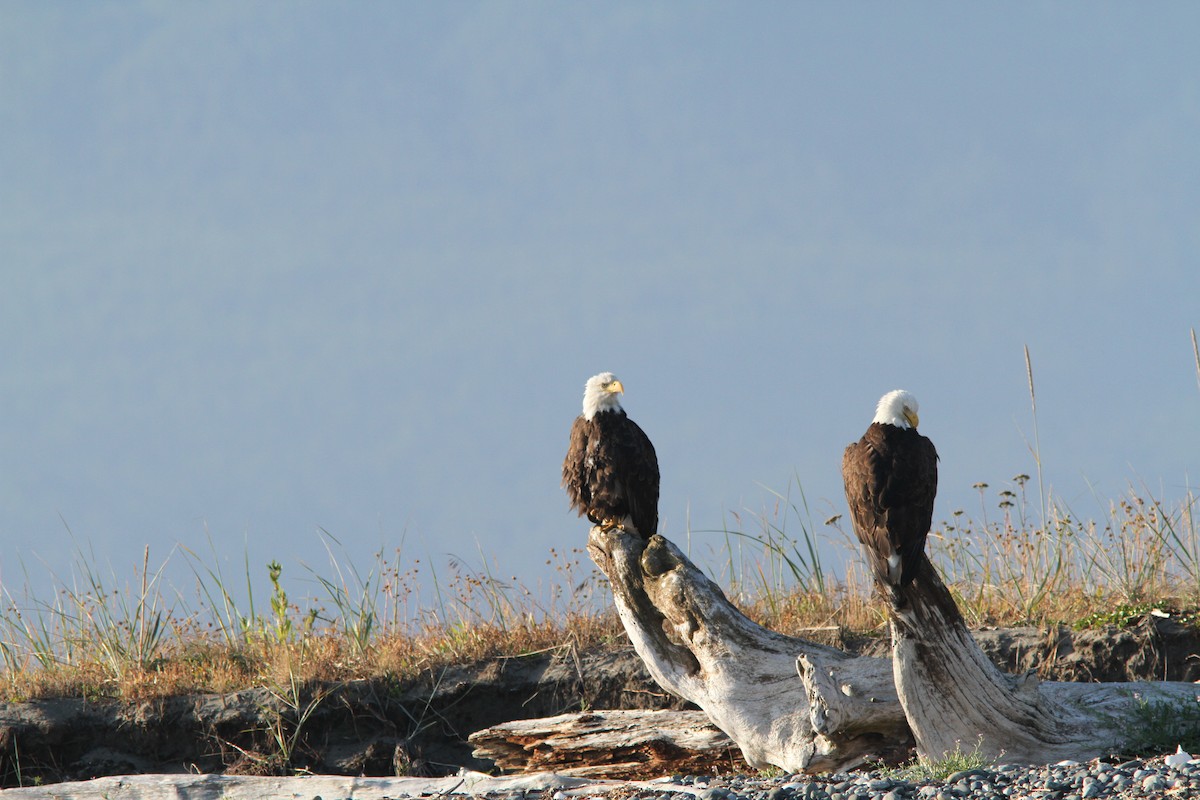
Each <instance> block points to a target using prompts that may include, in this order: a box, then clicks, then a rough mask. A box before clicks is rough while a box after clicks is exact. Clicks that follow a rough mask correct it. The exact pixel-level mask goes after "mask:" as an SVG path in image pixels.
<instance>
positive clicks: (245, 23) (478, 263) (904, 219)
mask: <svg viewBox="0 0 1200 800" xmlns="http://www.w3.org/2000/svg"><path fill="white" fill-rule="evenodd" d="M1198 30H1200V6H1198V5H1196V4H1193V3H1185V2H1177V3H1170V2H1168V3H1160V4H1156V5H1155V6H1154V7H1153V10H1152V11H1149V10H1148V9H1146V8H1144V7H1142V6H1139V5H1132V4H1116V3H1103V2H1101V3H1091V2H1089V3H1074V2H1066V3H1055V4H1018V5H1016V6H1013V5H1007V4H1006V5H988V4H966V5H964V4H959V3H923V4H920V5H919V6H911V5H892V4H879V3H871V4H808V3H804V4H763V5H758V4H754V5H746V4H740V3H736V4H735V3H728V4H711V3H704V4H682V3H629V2H614V3H605V4H565V5H564V4H558V3H521V4H509V3H487V4H475V3H467V4H463V3H453V4H440V3H439V4H424V3H411V4H392V3H354V4H344V3H327V2H325V3H323V2H297V3H286V4H277V3H253V4H246V3H241V2H214V3H202V4H171V3H168V4H162V3H154V2H143V3H137V2H130V3H92V4H74V3H54V2H49V3H47V2H33V1H30V2H20V1H17V2H7V3H4V4H3V5H2V6H0V270H2V275H3V284H2V286H0V344H2V357H0V458H2V459H3V470H2V472H0V475H2V478H0V534H2V536H3V539H4V542H5V543H6V546H5V548H4V552H3V554H2V555H0V581H3V583H4V584H5V585H6V586H13V585H16V584H18V583H23V582H24V581H25V571H27V572H28V575H29V578H30V580H31V582H34V583H36V582H37V581H39V580H41V579H42V578H43V576H44V575H45V567H44V566H43V564H44V565H45V566H49V567H50V568H52V569H54V570H55V571H56V572H58V573H59V574H60V577H63V576H65V575H66V573H67V572H68V571H69V566H68V565H69V564H70V560H71V554H72V552H73V551H74V550H75V549H76V548H83V549H85V550H88V551H90V552H92V553H94V556H95V558H96V560H97V562H98V563H99V564H101V565H111V567H112V569H113V570H115V571H116V572H117V573H118V574H120V575H127V576H132V575H133V572H134V568H135V566H137V565H139V564H140V563H141V558H142V552H143V548H144V547H145V546H147V545H149V546H150V548H151V553H152V560H154V559H157V558H163V557H166V556H167V554H168V553H169V552H170V550H171V548H172V547H173V546H174V545H175V544H176V543H182V544H184V545H185V546H187V547H189V548H191V549H193V550H195V551H197V552H199V553H201V554H203V553H207V552H209V548H210V542H211V547H212V548H213V549H215V550H216V552H217V553H218V558H219V559H220V560H222V561H223V562H224V567H223V568H224V569H228V570H230V571H231V572H232V573H233V574H235V575H236V574H240V573H239V571H240V570H242V569H243V562H244V561H249V563H250V564H251V569H252V570H253V571H254V572H255V575H256V577H259V578H261V577H263V576H265V570H263V568H262V566H261V565H263V564H265V563H266V562H267V561H268V560H270V559H273V558H274V559H278V560H280V561H281V562H282V563H283V564H284V572H285V577H302V576H304V575H305V574H306V573H305V571H304V569H303V567H302V566H301V565H302V564H307V565H310V566H312V567H314V568H315V569H316V570H317V571H318V572H322V573H324V572H327V571H328V570H327V569H326V568H325V566H324V565H325V564H326V563H327V561H326V559H327V556H326V553H325V549H324V546H323V544H322V541H321V537H320V535H319V533H318V531H319V530H320V529H324V530H326V531H328V532H329V533H330V534H332V535H333V536H334V537H336V538H337V539H338V540H339V541H340V542H341V544H342V545H343V546H344V548H345V557H347V558H350V559H351V560H353V561H354V563H356V564H360V565H363V566H364V567H365V566H366V565H369V563H370V560H371V558H372V555H373V554H374V553H375V552H377V551H379V550H384V551H391V550H392V549H393V548H396V547H402V548H403V549H402V552H403V556H402V559H403V560H404V561H405V562H408V561H410V560H413V559H417V558H419V559H421V561H422V563H423V564H433V565H435V566H436V565H438V564H444V563H445V562H446V559H447V557H448V556H456V557H459V558H462V559H465V560H467V561H478V560H479V559H480V558H481V557H483V558H486V559H488V561H489V564H491V568H494V570H495V573H496V574H497V575H500V576H504V577H506V578H507V577H509V576H516V577H517V578H518V579H519V580H521V581H522V582H524V583H527V584H529V585H537V584H539V583H540V582H542V581H545V580H550V579H553V578H554V571H553V568H552V567H550V566H547V565H546V561H547V554H548V553H549V551H550V548H552V547H554V548H557V549H558V550H559V551H563V550H564V549H566V550H569V549H570V548H573V547H582V545H583V543H584V542H585V540H586V534H587V523H586V521H585V520H579V519H577V518H575V516H574V515H573V514H571V513H569V512H568V510H567V501H566V497H565V495H564V493H563V492H562V490H561V488H560V487H559V469H560V464H561V459H562V456H563V454H564V452H565V449H566V443H567V431H568V429H569V426H570V424H571V420H572V419H573V418H574V416H575V415H576V414H578V413H579V409H580V402H581V397H582V391H583V384H584V381H585V380H586V379H587V378H588V377H589V376H590V375H593V374H595V373H597V372H600V371H602V370H611V371H613V372H615V373H616V374H617V376H619V377H620V378H621V379H622V381H623V382H624V385H625V387H626V390H627V394H626V397H625V407H626V409H627V410H628V411H629V413H630V415H631V416H633V418H634V419H636V420H637V421H638V422H639V423H640V424H641V425H642V427H643V428H645V430H646V431H647V432H648V433H649V435H650V437H651V438H652V439H653V441H654V442H655V444H656V446H657V449H658V454H659V460H660V463H661V467H662V503H661V509H660V517H661V520H662V526H663V532H664V533H665V534H666V535H667V536H669V537H671V538H672V539H675V540H676V541H678V542H681V543H684V542H686V541H689V539H690V546H691V548H692V552H693V554H694V555H695V556H696V557H697V559H698V560H699V561H701V562H702V563H703V564H704V565H706V566H709V567H711V568H713V569H719V568H720V566H721V565H722V564H723V563H724V560H725V558H726V556H725V553H724V548H725V546H726V540H725V537H724V536H723V535H720V534H716V533H707V532H706V531H714V530H719V529H721V528H723V527H724V526H726V525H731V524H733V523H734V520H733V517H732V516H731V512H732V513H736V514H739V515H741V517H742V520H743V523H745V522H746V520H747V519H748V518H749V519H752V518H753V516H754V515H755V514H758V513H760V512H762V511H764V509H769V508H770V507H771V506H772V504H773V503H774V502H775V498H774V496H773V495H772V494H771V490H774V491H777V492H780V493H785V492H788V491H789V486H791V489H790V491H791V492H792V496H793V498H794V499H796V500H798V497H797V495H798V492H797V489H796V482H797V481H798V482H799V484H800V486H801V487H802V490H803V493H804V495H805V497H806V499H807V504H808V506H809V508H810V510H811V515H812V520H813V523H814V525H815V532H816V533H817V534H818V535H820V536H822V537H824V538H825V540H826V541H828V542H829V543H830V546H829V548H828V552H829V553H830V556H829V557H830V558H831V559H832V558H834V556H833V555H832V554H833V553H834V552H835V551H837V550H840V547H841V540H840V537H838V536H837V535H836V534H835V533H834V532H833V531H832V530H831V529H829V528H827V527H826V526H825V525H824V520H825V519H826V518H827V517H829V516H832V515H833V514H837V513H842V512H843V510H844V505H845V502H844V499H843V496H842V488H841V477H840V459H841V452H842V448H843V447H845V445H846V444H847V443H849V442H850V441H851V440H853V439H856V438H857V437H858V436H859V435H861V433H862V431H863V430H864V429H865V427H866V425H867V424H868V423H869V421H870V419H871V416H872V413H873V410H874V405H875V402H876V401H877V400H878V398H879V396H880V395H881V394H883V393H884V392H885V391H887V390H890V389H894V388H905V389H908V390H910V391H912V392H913V393H914V394H915V395H916V396H917V398H918V399H919V400H920V403H921V420H922V425H921V428H922V431H923V432H924V433H925V434H927V435H928V436H930V437H931V438H932V439H933V440H934V442H935V443H936V445H937V447H938V450H939V452H940V454H941V465H940V469H941V489H940V492H939V498H938V504H937V510H936V513H935V520H942V519H946V518H947V517H948V516H949V515H950V513H951V512H952V511H953V510H955V509H958V508H964V509H966V510H967V512H969V513H972V514H978V512H979V509H980V497H979V493H978V492H977V491H976V490H974V489H972V488H971V487H972V484H973V483H975V482H978V481H985V482H988V483H989V484H991V486H992V488H991V489H989V490H988V491H987V492H986V493H985V498H984V503H985V504H986V505H987V506H988V507H989V510H994V509H995V503H996V501H997V497H996V495H995V492H996V491H997V490H999V489H1001V488H1007V487H1009V486H1010V485H1011V484H1010V482H1011V479H1012V478H1013V476H1015V475H1017V474H1019V473H1029V474H1031V475H1034V476H1036V474H1037V465H1036V463H1035V460H1034V455H1033V452H1032V450H1033V445H1034V417H1033V414H1032V410H1031V403H1030V393H1029V386H1028V383H1027V376H1026V367H1025V361H1024V352H1023V348H1024V347H1025V346H1026V345H1028V347H1029V349H1030V353H1031V356H1032V363H1033V376H1034V380H1035V385H1036V391H1037V395H1036V397H1037V426H1038V428H1037V433H1038V434H1039V438H1040V456H1041V463H1042V466H1043V467H1044V475H1045V481H1046V484H1047V486H1048V487H1049V488H1050V489H1051V491H1052V493H1053V496H1054V497H1055V498H1057V499H1058V500H1060V501H1061V502H1063V503H1065V504H1067V505H1069V507H1070V508H1071V510H1072V511H1073V512H1074V513H1075V515H1076V516H1079V517H1083V518H1089V517H1098V516H1102V515H1104V514H1105V513H1106V511H1107V507H1108V503H1109V502H1110V501H1112V500H1116V499H1119V498H1120V497H1121V496H1122V495H1123V494H1124V493H1126V492H1128V491H1129V490H1130V489H1131V487H1132V488H1133V489H1135V490H1136V491H1138V492H1142V491H1149V492H1151V493H1153V494H1155V495H1157V496H1161V497H1163V498H1165V499H1167V500H1168V501H1176V500H1179V499H1181V498H1183V497H1184V496H1185V495H1186V493H1187V492H1188V490H1189V489H1190V488H1194V487H1195V485H1196V480H1197V473H1198V472H1200V460H1198V458H1200V389H1198V386H1197V375H1196V367H1195V364H1194V361H1193V354H1192V344H1191V340H1190V338H1189V331H1190V330H1191V329H1193V328H1197V327H1200V263H1198V259H1200V147H1198V146H1197V143H1198V142H1200V51H1198V50H1197V47H1196V32H1197V31H1198ZM1036 502H1037V501H1036V499H1035V500H1034V503H1035V504H1036ZM748 527H751V528H752V526H751V525H748ZM689 528H690V531H691V535H690V537H689V535H688V531H689ZM846 529H847V530H848V527H847V528H846ZM795 531H796V532H797V533H798V532H799V528H798V527H796V528H795ZM481 554H482V556H481ZM260 571H261V574H259V573H260ZM180 574H182V575H183V576H184V577H185V578H186V575H187V572H186V570H182V569H181V570H180Z"/></svg>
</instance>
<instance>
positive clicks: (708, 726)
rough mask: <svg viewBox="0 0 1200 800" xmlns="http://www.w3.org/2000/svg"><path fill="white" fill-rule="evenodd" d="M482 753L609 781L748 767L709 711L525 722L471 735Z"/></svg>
mask: <svg viewBox="0 0 1200 800" xmlns="http://www.w3.org/2000/svg"><path fill="white" fill-rule="evenodd" d="M470 742H471V744H472V745H474V747H475V751H474V753H473V755H474V756H475V757H476V758H485V759H490V760H491V761H493V762H495V764H496V766H497V767H499V768H500V769H502V770H505V771H509V772H512V771H524V772H553V773H556V774H558V775H572V776H576V777H605V778H623V779H633V778H647V777H657V776H661V775H669V774H672V773H676V774H685V775H687V774H692V775H696V774H704V773H707V772H711V771H712V769H713V768H714V767H720V768H723V769H725V770H732V771H735V772H736V771H745V767H746V765H745V762H743V761H742V758H741V756H740V754H739V753H738V749H737V746H736V745H735V744H734V743H733V741H732V740H731V739H730V738H729V737H728V736H726V735H725V734H724V733H723V732H722V731H721V730H720V729H719V728H717V727H716V726H715V725H713V724H712V723H711V722H710V721H709V719H708V717H707V716H706V715H705V713H704V712H703V711H592V712H586V713H581V714H561V715H559V716H556V717H546V718H542V719H523V720H514V721H512V722H505V723H502V724H500V725H494V726H492V727H491V728H486V729H484V730H481V731H476V732H475V733H473V734H471V736H470Z"/></svg>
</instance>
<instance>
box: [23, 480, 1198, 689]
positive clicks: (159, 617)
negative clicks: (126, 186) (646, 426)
mask: <svg viewBox="0 0 1200 800" xmlns="http://www.w3.org/2000/svg"><path fill="white" fill-rule="evenodd" d="M1028 481H1029V478H1028V477H1027V476H1017V478H1014V480H1013V481H1012V482H1010V483H1009V484H1008V485H1007V486H1006V487H1005V488H1001V489H1000V490H994V489H991V488H990V487H987V486H985V485H983V484H979V485H978V489H979V491H980V498H981V511H980V514H979V519H977V520H976V519H972V518H971V517H970V515H968V514H966V513H965V512H962V511H958V510H956V511H955V512H954V513H952V514H951V515H950V519H949V520H947V521H945V522H943V523H941V524H940V525H939V526H937V527H936V528H935V530H934V531H933V532H932V533H931V535H930V539H929V551H930V554H931V558H932V559H933V561H934V562H935V564H936V565H937V566H938V567H939V569H940V570H941V571H942V574H943V576H944V577H945V579H946V581H947V583H948V584H949V585H950V587H951V589H952V591H954V593H955V595H956V597H957V599H958V600H959V603H960V606H961V607H962V609H963V612H964V615H965V616H966V617H967V619H968V621H969V622H971V623H973V624H977V625H1023V624H1032V625H1049V624H1060V623H1066V624H1072V623H1076V622H1078V621H1080V620H1093V621H1096V620H1099V621H1104V620H1106V619H1110V618H1111V619H1113V620H1119V619H1120V614H1121V613H1122V610H1131V609H1132V610H1136V609H1138V608H1143V607H1144V608H1148V607H1149V605H1148V604H1152V603H1157V604H1165V605H1169V606H1171V607H1173V608H1176V609H1194V608H1195V607H1196V606H1197V605H1198V604H1200V531H1198V530H1197V524H1196V522H1197V521H1196V519H1195V513H1194V512H1195V504H1196V498H1195V497H1194V496H1193V495H1191V494H1190V493H1189V494H1188V495H1187V496H1186V497H1185V498H1183V499H1182V500H1181V501H1179V502H1178V503H1176V504H1173V505H1171V506H1169V507H1167V506H1164V504H1163V503H1162V502H1160V501H1157V500H1152V499H1144V496H1143V495H1142V494H1134V493H1131V494H1130V495H1129V496H1128V497H1125V498H1121V499H1119V500H1117V501H1114V502H1112V503H1111V504H1109V507H1108V512H1107V514H1106V515H1104V516H1103V518H1101V519H1099V520H1094V521H1084V520H1081V519H1080V518H1078V517H1076V516H1075V515H1074V514H1072V513H1070V512H1069V510H1067V509H1065V508H1063V507H1061V506H1059V505H1056V504H1055V503H1054V502H1053V500H1052V499H1050V500H1047V501H1046V506H1045V510H1044V511H1043V510H1042V509H1041V508H1038V507H1036V506H1035V507H1034V508H1033V509H1032V510H1031V508H1030V501H1029V499H1028V498H1027V497H1026V494H1025V491H1024V490H1025V487H1026V484H1027V483H1028ZM770 513H771V514H775V515H784V516H787V517H788V518H789V519H792V522H791V523H790V525H791V528H792V530H791V531H789V530H788V529H787V526H785V524H784V523H783V522H781V521H780V520H779V519H778V516H777V517H776V518H769V517H768V518H764V519H762V520H754V521H753V522H754V531H753V533H750V534H747V533H744V532H741V531H726V532H725V533H726V535H727V537H728V538H729V539H730V541H733V542H736V550H737V553H738V560H737V561H736V563H735V562H734V561H733V559H732V558H731V561H730V565H729V567H730V569H729V572H730V573H736V574H734V575H733V577H729V576H725V577H724V578H723V579H721V580H720V581H719V582H721V583H723V584H724V585H726V586H727V587H728V593H729V596H730V597H731V598H732V599H734V600H735V601H736V602H738V603H739V605H741V607H743V609H744V610H745V611H746V613H747V614H748V615H749V616H750V617H751V618H753V619H755V620H756V621H758V622H760V623H761V624H763V625H765V626H767V627H769V628H771V629H773V630H778V631H780V632H783V633H788V634H792V635H798V636H806V635H807V636H811V637H812V638H821V637H820V636H819V635H817V632H828V631H830V630H837V631H841V632H849V633H856V634H875V635H883V634H884V633H885V631H886V617H885V615H884V612H883V609H882V606H881V605H880V603H878V602H876V600H875V598H874V597H873V595H872V590H871V586H870V581H869V579H868V578H867V577H866V573H865V569H864V567H863V565H862V563H861V562H853V561H852V562H851V563H850V565H849V567H848V569H847V571H846V574H845V575H844V576H841V577H839V578H837V579H834V578H832V577H831V576H829V575H827V574H825V572H824V570H822V569H821V566H820V563H819V561H815V560H814V558H813V554H815V552H816V549H815V547H814V546H813V542H812V540H811V539H810V538H809V537H812V536H813V534H812V530H813V526H812V524H811V522H810V521H808V520H807V519H806V518H802V519H803V521H802V522H800V523H799V532H798V533H794V532H793V531H795V530H796V525H797V523H796V521H795V520H796V518H797V517H802V514H803V511H802V504H793V503H790V502H787V501H786V495H785V496H781V503H780V505H779V507H778V508H776V509H774V510H772V511H771V512H770ZM826 526H827V528H828V530H829V531H831V532H832V533H831V535H833V536H835V537H836V536H839V535H840V536H841V537H842V539H843V540H845V541H846V542H847V543H849V542H850V541H851V540H850V539H849V537H848V536H847V535H846V533H845V532H844V531H842V529H841V528H840V527H839V526H840V520H839V519H837V518H834V519H832V520H829V521H828V522H827V523H826ZM755 548H757V550H756V549H755ZM734 549H735V548H734V547H730V548H729V550H730V552H733V551H734ZM484 563H486V560H485V561H484ZM549 563H551V564H552V565H555V566H557V569H558V571H559V573H560V577H561V583H560V584H559V585H557V586H555V587H553V588H552V589H551V590H550V591H549V594H548V597H541V598H539V597H536V596H535V594H534V593H533V592H531V591H529V590H527V589H525V588H524V587H522V586H521V585H520V584H519V582H517V581H516V580H515V579H510V580H506V581H498V580H496V579H495V578H494V577H493V576H491V575H490V574H488V572H487V570H486V569H484V568H471V567H469V566H468V565H466V564H465V563H464V562H461V561H459V562H456V563H455V564H453V565H452V568H451V570H450V572H449V573H448V574H443V575H441V576H435V577H436V579H437V581H440V582H438V585H437V594H436V601H435V603H434V604H433V606H434V607H433V608H429V609H425V610H418V611H417V612H416V613H413V610H412V608H411V602H412V597H413V596H414V589H413V586H412V584H413V582H414V581H415V580H416V577H417V571H416V567H415V565H411V564H410V565H404V563H403V561H402V559H400V558H399V557H398V556H397V558H396V559H395V560H394V561H388V560H386V559H383V558H382V557H379V558H378V560H377V563H376V564H374V565H373V566H372V568H371V570H370V571H369V572H368V573H366V574H361V573H359V572H358V571H356V570H355V569H354V568H353V567H352V566H351V565H348V564H344V563H338V562H336V561H331V564H332V566H331V571H332V572H333V575H334V577H333V578H318V581H319V584H320V585H321V586H323V587H324V589H325V593H326V596H325V597H324V598H321V599H315V598H309V599H306V600H305V601H304V602H303V606H302V605H301V604H300V603H296V602H294V601H293V600H291V599H290V598H288V596H287V593H286V591H285V589H284V587H283V582H282V579H281V575H280V571H279V570H278V565H272V570H271V572H270V573H269V576H268V577H269V578H270V590H271V592H270V602H269V610H267V611H260V610H254V609H249V610H246V611H245V612H243V611H242V610H241V609H238V608H237V607H236V604H233V601H232V600H231V599H230V597H229V592H228V586H227V584H225V583H224V578H223V577H222V576H220V575H219V574H216V573H213V572H210V571H206V570H205V569H204V568H201V569H197V570H196V574H197V576H198V577H199V578H201V579H203V580H207V581H208V584H207V585H206V588H205V589H204V591H203V592H202V594H203V596H204V597H205V598H206V599H207V600H208V601H209V602H208V603H207V604H206V609H205V611H204V612H203V613H180V611H179V609H178V607H175V606H173V607H172V608H171V609H170V611H169V612H168V609H167V608H166V605H165V603H164V602H163V597H164V594H163V590H162V588H161V587H160V586H159V585H158V574H159V573H158V572H151V571H150V564H149V556H148V554H147V557H146V559H145V561H144V563H143V564H142V565H141V571H140V574H139V575H138V580H135V581H134V585H135V586H136V587H137V588H136V589H134V590H126V591H125V592H116V591H112V590H110V589H109V588H108V587H107V586H106V585H105V583H104V582H103V581H100V580H99V579H98V578H97V577H96V576H95V575H93V574H92V573H90V572H88V571H87V567H86V565H84V569H83V574H84V576H85V577H86V580H84V581H83V582H82V585H83V586H85V587H86V588H85V589H83V590H72V591H66V590H65V589H63V588H61V587H59V588H58V589H56V591H55V601H54V602H53V603H45V602H41V603H39V602H36V600H35V601H34V602H29V603H27V604H26V605H22V604H21V603H20V602H19V601H18V600H17V599H16V598H14V597H11V596H7V597H6V603H5V607H3V608H0V655H2V656H3V666H4V670H3V672H2V673H0V697H2V698H3V699H6V700H21V699H26V698H34V697H48V696H87V697H114V698H121V699H125V700H141V699H146V698H151V697H162V696H168V695H175V694H182V693H190V692H231V691H236V690H241V689H246V688H249V687H255V686H257V687H265V688H268V689H271V690H274V689H273V687H285V688H286V687H294V686H295V685H297V684H298V683H301V684H303V683H307V682H311V681H331V682H338V681H348V680H353V679H364V678H366V679H372V678H373V679H387V680H400V681H403V680H406V679H410V678H413V677H415V676H417V675H418V674H420V673H422V672H423V671H434V672H436V671H437V670H440V669H441V668H443V667H446V666H450V665H454V664H462V663H470V662H475V661H478V660H481V659H487V658H491V657H497V656H506V655H517V654H529V653H534V652H539V651H549V650H553V649H559V648H569V647H575V648H578V649H580V650H583V649H587V648H590V647H595V646H599V645H605V644H612V643H615V642H621V643H623V642H624V641H625V637H624V632H623V631H622V629H621V627H620V623H619V621H618V620H617V618H616V615H615V614H614V613H613V612H612V611H611V601H610V600H609V598H608V595H607V589H605V588H603V587H602V586H601V585H600V584H599V582H598V577H599V576H598V573H596V572H595V571H594V570H592V569H591V565H590V562H587V561H586V556H585V555H584V554H583V553H582V551H578V550H576V551H572V552H570V553H561V552H552V553H551V554H550V556H549ZM735 567H736V569H734V568H735ZM249 579H250V576H247V580H249ZM259 596H260V597H261V592H260V593H259Z"/></svg>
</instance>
